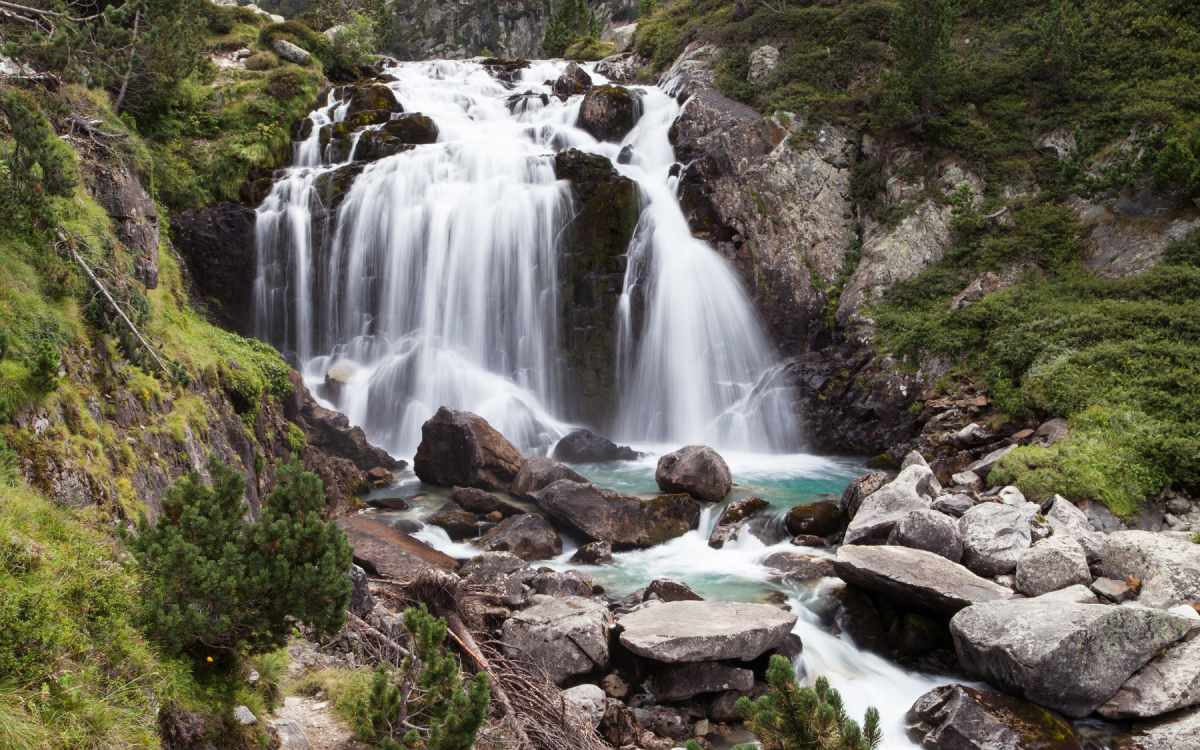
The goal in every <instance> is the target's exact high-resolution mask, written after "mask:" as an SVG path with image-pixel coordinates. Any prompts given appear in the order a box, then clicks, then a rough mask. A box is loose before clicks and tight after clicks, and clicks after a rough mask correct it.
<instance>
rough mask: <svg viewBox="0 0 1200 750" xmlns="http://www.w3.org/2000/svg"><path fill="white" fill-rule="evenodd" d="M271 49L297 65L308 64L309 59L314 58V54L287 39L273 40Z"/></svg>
mask: <svg viewBox="0 0 1200 750" xmlns="http://www.w3.org/2000/svg"><path fill="white" fill-rule="evenodd" d="M271 49H273V50H275V54H277V55H279V56H280V57H282V58H283V59H284V60H287V61H288V62H290V63H295V64H296V65H308V61H309V60H311V59H312V55H310V54H308V53H307V52H305V51H304V50H303V49H301V48H300V47H298V46H296V45H295V44H292V43H291V42H289V41H288V40H286V39H278V38H277V39H273V40H271Z"/></svg>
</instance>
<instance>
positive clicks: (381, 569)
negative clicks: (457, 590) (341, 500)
mask: <svg viewBox="0 0 1200 750" xmlns="http://www.w3.org/2000/svg"><path fill="white" fill-rule="evenodd" d="M337 525H338V528H340V529H341V530H342V531H343V532H345V534H346V539H348V540H349V541H350V547H351V548H352V549H353V550H354V561H355V562H356V563H358V564H359V565H361V566H362V567H363V568H365V569H366V570H367V572H368V573H372V574H374V575H379V576H383V577H384V578H396V579H399V580H407V579H410V578H412V577H414V576H416V575H417V574H418V573H420V572H422V571H424V570H428V569H430V568H441V569H442V570H455V569H457V568H458V561H457V560H455V559H454V558H453V557H450V556H449V555H445V554H443V553H441V552H438V551H437V550H435V549H434V548H433V547H430V546H429V545H428V544H425V543H424V542H422V541H421V540H419V539H416V538H414V537H412V536H410V535H408V534H406V533H404V532H403V531H400V530H398V529H394V528H392V527H391V526H389V525H387V524H386V523H384V522H383V521H380V520H378V519H375V518H371V517H370V516H369V515H357V516H347V517H346V518H339V519H338V520H337Z"/></svg>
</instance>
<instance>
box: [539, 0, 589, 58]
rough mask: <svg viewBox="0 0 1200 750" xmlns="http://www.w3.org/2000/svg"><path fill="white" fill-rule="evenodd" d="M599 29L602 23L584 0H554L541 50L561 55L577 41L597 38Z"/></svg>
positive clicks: (553, 55)
mask: <svg viewBox="0 0 1200 750" xmlns="http://www.w3.org/2000/svg"><path fill="white" fill-rule="evenodd" d="M601 31H603V28H602V23H601V21H600V19H599V18H598V17H597V16H596V12H595V11H593V10H592V9H591V8H590V7H588V4H587V2H586V0H556V2H555V3H554V5H553V6H551V10H550V17H549V19H548V20H547V21H546V33H545V36H543V37H542V51H543V52H544V53H545V54H547V55H549V56H551V57H561V56H562V55H563V54H564V53H566V51H567V48H568V47H570V46H571V45H573V44H575V43H576V42H577V41H579V40H586V39H589V38H592V39H595V38H598V37H599V36H600V32H601Z"/></svg>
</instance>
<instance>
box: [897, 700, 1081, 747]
mask: <svg viewBox="0 0 1200 750" xmlns="http://www.w3.org/2000/svg"><path fill="white" fill-rule="evenodd" d="M907 719H908V732H909V736H910V737H913V738H914V739H916V740H918V741H919V742H920V743H921V747H924V748H927V749H928V750H1081V748H1082V747H1083V746H1082V745H1081V744H1080V742H1079V739H1078V738H1077V737H1076V736H1075V730H1074V728H1073V727H1072V726H1071V724H1070V722H1068V721H1067V720H1065V719H1064V718H1063V717H1061V716H1059V715H1058V714H1055V713H1054V712H1052V711H1047V710H1046V709H1044V708H1042V707H1041V706H1035V705H1034V704H1032V703H1027V702H1025V701H1023V700H1020V699H1019V698H1013V697H1012V696H1010V695H1005V694H1003V693H998V692H995V691H993V690H980V689H978V688H974V687H968V686H966V685H943V686H942V687H938V688H934V689H933V690H930V691H929V692H928V693H925V694H924V695H922V696H921V697H920V698H918V699H917V702H916V703H914V704H913V705H912V708H911V709H909V711H908V716H907Z"/></svg>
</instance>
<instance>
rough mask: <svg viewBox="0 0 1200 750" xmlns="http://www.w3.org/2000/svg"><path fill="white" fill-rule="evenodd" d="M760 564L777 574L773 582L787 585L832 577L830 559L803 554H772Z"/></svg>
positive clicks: (831, 560) (831, 562)
mask: <svg viewBox="0 0 1200 750" xmlns="http://www.w3.org/2000/svg"><path fill="white" fill-rule="evenodd" d="M762 564H763V567H766V568H770V569H771V570H772V571H775V573H777V574H778V575H774V576H772V579H773V580H774V579H778V580H781V581H784V582H788V583H796V582H803V581H815V580H817V579H818V578H831V577H833V575H834V570H833V559H832V558H830V557H819V556H817V555H806V554H804V553H803V552H790V551H787V552H773V553H771V554H770V555H768V556H767V557H766V558H764V559H763V561H762Z"/></svg>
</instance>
